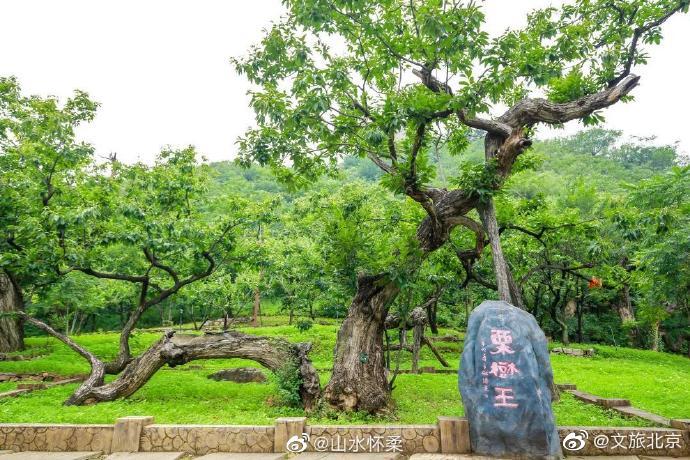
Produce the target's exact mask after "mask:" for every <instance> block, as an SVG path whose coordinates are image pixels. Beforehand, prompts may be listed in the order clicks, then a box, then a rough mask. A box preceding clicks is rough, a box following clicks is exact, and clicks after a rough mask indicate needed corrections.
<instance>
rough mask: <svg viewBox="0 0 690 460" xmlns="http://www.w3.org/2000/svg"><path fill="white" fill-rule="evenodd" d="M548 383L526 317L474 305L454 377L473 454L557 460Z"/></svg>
mask: <svg viewBox="0 0 690 460" xmlns="http://www.w3.org/2000/svg"><path fill="white" fill-rule="evenodd" d="M552 381H553V371H552V370H551V362H550V360H549V353H548V348H547V344H546V337H545V336H544V333H543V332H542V330H541V329H540V328H539V325H538V324H537V322H536V320H535V319H534V317H533V316H532V315H530V314H529V313H527V312H526V311H524V310H520V309H519V308H516V307H514V306H512V305H510V304H509V303H507V302H502V301H485V302H483V303H482V304H481V305H480V306H479V307H477V308H476V309H475V310H474V311H473V312H472V315H471V316H470V321H469V325H468V328H467V334H466V337H465V346H464V350H463V352H462V359H461V362H460V371H459V379H458V383H459V387H460V392H461V394H462V402H463V405H464V407H465V415H466V416H467V419H468V421H469V430H470V442H471V445H472V451H473V453H475V454H479V455H487V456H495V457H512V458H516V457H518V458H530V459H558V458H562V454H561V447H560V443H559V437H558V432H557V431H556V425H555V423H554V418H553V412H552V410H551V391H550V385H551V382H552Z"/></svg>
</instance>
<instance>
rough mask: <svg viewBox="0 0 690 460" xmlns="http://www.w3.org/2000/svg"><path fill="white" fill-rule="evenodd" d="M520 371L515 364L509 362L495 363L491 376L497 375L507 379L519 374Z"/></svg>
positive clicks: (493, 363)
mask: <svg viewBox="0 0 690 460" xmlns="http://www.w3.org/2000/svg"><path fill="white" fill-rule="evenodd" d="M519 373H520V370H519V369H518V368H517V367H516V366H515V363H511V362H508V361H494V362H492V363H491V370H490V371H489V374H492V375H495V376H496V377H498V378H500V379H505V378H508V377H512V376H513V375H515V374H519Z"/></svg>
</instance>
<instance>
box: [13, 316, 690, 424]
mask: <svg viewBox="0 0 690 460" xmlns="http://www.w3.org/2000/svg"><path fill="white" fill-rule="evenodd" d="M319 322H322V323H324V324H318V323H317V324H315V325H314V326H313V327H312V328H311V329H310V330H308V331H305V332H300V331H298V330H297V329H296V328H295V327H294V326H288V325H284V318H275V317H273V318H271V317H269V318H265V321H264V325H265V326H263V327H260V328H242V330H243V331H245V332H248V333H255V334H261V335H270V336H283V337H287V338H288V339H289V340H290V341H293V342H299V341H310V342H312V343H313V349H312V352H311V357H312V360H313V362H314V364H315V366H316V367H317V369H319V371H320V377H321V383H322V385H324V384H325V383H326V382H327V380H328V376H329V370H330V367H331V366H332V353H333V348H334V345H335V336H336V331H337V325H336V324H335V323H334V322H332V321H319ZM279 323H282V324H283V325H278V326H270V325H268V324H279ZM441 334H442V335H450V334H453V335H457V336H461V333H459V332H458V331H455V330H450V329H442V330H441ZM159 337H160V333H151V332H143V333H142V332H140V333H138V334H136V336H135V337H134V339H133V341H132V345H133V349H134V351H135V352H136V351H139V350H142V349H143V348H145V347H146V346H147V345H148V344H150V343H152V342H153V341H155V340H156V339H158V338H159ZM75 339H76V341H77V342H79V343H81V344H83V345H85V346H87V347H88V348H89V349H91V350H93V351H94V352H96V353H97V354H98V355H100V356H102V357H112V356H113V354H114V353H115V352H116V345H115V344H116V342H117V335H116V334H112V333H102V334H85V335H81V336H78V337H76V338H75ZM27 344H28V345H29V346H30V347H31V348H44V349H48V350H50V352H49V354H48V355H46V356H43V357H40V358H36V359H33V360H31V361H8V362H0V372H20V371H21V372H43V371H49V372H57V373H60V374H63V375H71V374H78V373H85V372H88V366H87V365H86V363H85V361H84V360H83V359H81V358H80V357H78V356H77V355H76V354H74V353H73V352H72V351H71V350H69V349H67V348H66V347H65V346H63V345H62V344H60V343H58V342H56V341H54V340H52V339H47V338H29V339H27ZM437 346H438V348H439V349H440V351H441V353H442V354H443V355H444V357H445V358H446V359H447V360H448V362H449V363H450V364H451V366H452V367H453V368H454V369H455V368H457V365H458V360H459V353H460V344H459V343H448V342H439V343H437ZM596 348H597V351H598V353H597V355H596V356H595V357H594V358H575V357H568V356H561V355H552V361H553V366H554V372H555V375H556V381H557V382H559V383H563V382H567V383H575V384H577V385H578V388H580V389H582V390H584V391H588V392H591V393H594V394H597V395H601V396H611V397H612V396H617V397H625V398H629V399H630V400H631V401H632V403H633V404H634V405H635V406H637V407H640V408H643V409H647V410H650V411H653V412H656V413H659V414H661V415H665V416H667V417H677V418H687V417H690V386H689V385H687V382H690V360H688V359H687V358H683V357H679V356H673V355H668V354H664V353H654V352H646V351H639V350H630V349H614V348H612V347H596ZM392 358H393V359H394V358H395V353H393V356H392ZM247 365H249V366H258V365H257V364H256V363H254V362H251V361H243V360H238V359H233V360H206V361H196V362H193V363H189V364H187V365H185V366H180V367H177V368H174V369H170V368H163V369H162V370H161V371H159V372H158V373H157V374H156V375H155V376H154V377H153V378H152V379H151V381H150V382H148V383H147V384H146V385H145V386H144V387H143V388H142V389H141V390H140V391H139V392H137V393H136V394H134V395H133V396H131V397H129V398H128V399H125V400H120V401H115V402H110V403H101V404H98V405H95V406H82V407H64V406H62V405H61V403H62V401H64V400H65V399H67V397H68V396H69V394H70V392H71V391H73V390H74V388H75V387H76V385H65V386H60V387H54V388H51V389H48V390H42V391H35V392H33V393H30V394H27V395H23V396H20V397H17V398H7V399H0V422H44V423H46V422H55V423H57V422H60V423H112V422H113V421H114V420H115V419H116V418H117V417H121V416H125V415H153V416H155V417H156V420H157V421H158V422H159V423H201V424H220V423H223V424H272V423H273V421H274V419H275V418H277V417H284V416H298V415H303V413H302V411H301V410H299V409H294V408H289V407H285V406H283V405H281V404H280V403H279V402H277V401H276V396H275V395H276V379H275V377H274V376H273V375H269V382H268V383H266V384H255V383H251V384H236V383H231V382H216V381H213V380H210V379H208V378H207V375H209V374H211V373H213V372H215V371H217V370H220V369H223V368H227V367H235V366H247ZM421 365H422V366H434V367H437V368H440V367H441V365H440V363H438V361H437V360H436V359H435V358H434V356H433V355H432V354H431V352H430V351H429V350H428V349H426V348H424V349H423V352H422V356H421ZM400 367H401V368H402V369H407V368H409V367H410V354H409V353H403V355H402V356H401V366H400ZM3 385H7V389H3V388H4V387H2V386H0V391H7V390H9V389H12V388H13V386H14V384H3ZM393 397H394V402H395V406H396V408H395V410H394V411H393V412H391V413H390V414H387V415H385V416H379V417H371V416H368V415H365V414H337V413H334V412H331V411H319V412H317V413H315V414H312V415H310V421H311V422H312V423H328V424H352V423H434V422H435V421H436V417H437V416H439V415H462V413H463V408H462V402H461V400H460V395H459V393H458V390H457V377H456V375H453V374H450V375H449V374H421V375H410V374H401V375H399V376H398V378H397V380H396V388H395V390H394V392H393ZM554 411H555V414H556V419H557V423H558V424H559V425H590V426H593V425H598V426H644V425H647V424H646V423H645V422H644V421H642V420H639V419H629V418H624V417H621V416H619V415H618V414H617V413H615V412H612V411H606V410H603V409H601V408H599V407H596V406H591V405H586V404H583V403H581V402H579V401H577V400H575V399H574V398H572V396H570V395H569V394H564V395H562V399H561V401H560V402H558V403H557V404H555V405H554Z"/></svg>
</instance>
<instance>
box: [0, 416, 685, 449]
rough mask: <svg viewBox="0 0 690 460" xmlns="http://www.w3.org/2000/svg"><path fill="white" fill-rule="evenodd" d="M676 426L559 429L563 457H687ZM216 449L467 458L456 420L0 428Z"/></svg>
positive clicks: (124, 421)
mask: <svg viewBox="0 0 690 460" xmlns="http://www.w3.org/2000/svg"><path fill="white" fill-rule="evenodd" d="M675 422H677V425H678V426H677V427H675V428H630V427H626V428H611V427H559V428H558V431H559V435H560V438H561V443H562V446H563V451H564V453H565V454H567V455H577V456H596V455H650V456H672V457H679V456H684V455H690V430H689V429H690V420H684V421H675ZM2 449H10V450H13V451H101V452H104V453H111V452H185V453H187V454H190V455H205V454H209V453H215V452H236V453H256V454H262V453H263V454H268V453H272V452H305V451H306V452H339V453H376V452H381V453H386V452H388V453H401V454H404V455H413V454H425V453H426V454H434V453H441V454H468V453H470V451H471V448H470V443H469V426H468V423H467V420H466V419H465V418H462V417H438V420H437V423H436V424H431V425H349V426H338V425H309V424H307V419H306V418H305V417H292V418H280V419H277V420H276V421H275V423H274V424H273V425H267V426H246V425H157V424H154V420H153V417H124V418H121V419H118V420H117V422H116V423H115V425H38V424H4V425H3V424H0V450H2Z"/></svg>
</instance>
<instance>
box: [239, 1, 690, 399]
mask: <svg viewBox="0 0 690 460" xmlns="http://www.w3.org/2000/svg"><path fill="white" fill-rule="evenodd" d="M284 3H285V4H286V6H287V9H288V11H287V15H286V17H285V18H284V19H283V20H282V21H281V22H279V23H277V24H275V25H274V26H273V27H272V28H271V29H270V30H269V31H268V32H267V34H266V37H265V38H264V40H263V42H262V43H261V45H260V46H257V47H255V48H253V49H252V50H251V52H250V55H249V56H248V57H247V58H246V59H237V60H235V61H234V62H235V64H236V68H237V70H238V71H239V72H241V73H244V74H245V75H246V76H247V78H248V79H249V80H250V81H251V82H252V83H253V84H255V85H256V86H257V88H256V89H255V90H252V91H251V96H252V100H251V104H252V107H253V108H254V111H255V113H256V120H257V123H258V127H257V128H255V129H252V130H250V131H249V132H248V133H247V134H246V136H245V137H244V138H243V139H241V141H240V147H241V160H242V161H243V162H245V163H250V162H252V161H256V162H258V163H260V164H263V165H270V166H271V167H272V168H274V170H275V171H276V173H277V174H278V176H279V177H280V178H281V179H284V180H287V181H290V182H292V183H294V184H300V183H304V181H305V180H310V179H313V178H315V177H317V176H319V175H321V174H323V173H328V172H331V171H334V170H335V168H336V167H337V164H338V161H339V160H340V159H341V158H343V157H344V156H348V155H351V156H359V157H368V158H369V159H370V160H371V161H372V162H373V163H374V164H376V165H377V166H378V167H379V168H380V169H381V170H382V172H383V173H384V182H385V183H386V184H388V186H389V187H390V188H391V189H393V190H395V191H397V192H399V193H404V194H405V195H407V196H408V197H410V198H411V199H413V200H415V201H416V202H418V203H419V205H420V206H421V207H422V208H423V209H424V210H425V211H426V213H427V216H426V218H425V219H424V220H423V221H422V222H421V223H420V225H419V228H418V231H417V239H418V244H419V248H420V251H421V254H414V253H411V256H412V257H413V258H418V257H419V256H420V255H422V256H423V255H424V254H427V253H429V252H431V251H434V250H436V249H438V248H439V247H441V246H443V245H444V244H445V243H446V242H447V241H448V238H449V235H450V232H451V231H452V230H453V229H454V228H455V227H457V226H465V227H468V228H470V229H471V230H472V231H473V232H474V231H475V230H477V229H480V230H479V231H480V232H481V231H483V232H485V233H486V235H487V236H488V239H489V242H490V245H491V251H492V255H493V258H492V260H493V264H494V271H495V274H496V281H497V287H498V291H499V294H500V297H501V298H502V299H504V300H508V301H511V302H512V303H514V304H516V305H518V306H520V305H521V304H522V302H521V298H520V294H519V290H518V289H517V287H516V285H515V282H514V281H513V279H512V275H511V273H510V270H509V268H508V264H507V262H506V260H505V257H504V255H503V251H502V248H501V244H500V239H499V234H498V225H497V223H496V217H495V211H494V206H493V200H492V194H493V193H494V191H495V190H497V189H499V188H500V187H501V185H502V183H503V182H504V180H505V179H506V178H507V177H508V176H509V175H510V173H511V170H512V168H513V165H514V163H515V161H516V160H517V159H518V157H519V155H520V154H521V153H522V152H523V151H524V150H525V149H526V148H527V147H529V146H530V144H531V141H530V139H529V135H530V133H531V132H532V131H533V129H534V128H535V127H536V126H537V125H538V124H550V125H561V124H563V123H566V122H568V121H571V120H578V119H579V120H583V121H584V123H585V124H594V123H597V122H598V121H600V120H601V119H602V117H601V114H600V113H599V111H600V110H601V109H604V108H606V107H608V106H610V105H612V104H615V103H617V102H618V101H620V100H625V99H629V94H630V92H631V91H632V90H633V88H635V86H637V84H638V82H639V77H637V76H635V75H633V74H632V73H631V71H632V68H633V66H635V65H638V64H643V63H645V61H646V57H645V54H644V53H643V52H642V50H641V47H642V46H643V45H648V44H654V43H658V42H659V41H660V39H661V31H660V26H661V25H662V24H663V23H664V22H665V21H666V20H667V19H668V18H669V17H671V16H672V15H673V14H675V13H677V12H679V11H687V8H688V1H687V0H655V1H642V0H628V1H616V2H611V1H609V0H595V1H590V0H578V1H576V2H575V3H573V4H567V5H564V6H562V7H561V8H560V9H556V8H545V9H542V10H537V11H534V12H532V13H531V14H529V15H528V17H527V26H526V27H525V28H524V29H521V30H508V31H506V32H505V33H503V34H502V35H500V36H499V37H497V38H491V37H489V35H488V34H487V33H486V32H485V31H484V30H483V23H484V20H485V17H484V14H483V12H482V9H481V7H480V6H479V5H477V4H476V3H475V2H449V1H445V0H434V1H424V2H422V1H415V0H413V1H409V2H407V1H404V2H403V1H400V0H379V1H350V0H347V1H346V0H306V1H305V0H300V1H293V0H287V1H286V2H284ZM544 93H545V94H546V96H547V98H546V99H544V98H540V97H539V94H544ZM493 106H499V107H500V106H507V107H508V109H507V110H505V111H504V112H503V113H502V114H500V115H498V116H494V117H491V116H490V115H488V114H489V113H490V112H491V110H490V109H491V108H492V107H493ZM471 129H478V130H481V131H483V132H485V151H486V163H485V165H483V167H481V168H479V169H471V170H469V171H467V172H466V174H464V175H461V176H460V177H458V178H456V181H455V182H456V183H458V184H460V187H459V188H456V189H453V190H447V189H443V188H438V187H433V186H431V185H430V180H431V178H432V168H430V161H429V155H430V148H429V146H430V145H431V144H432V140H433V139H434V138H438V137H441V138H442V139H443V142H444V143H445V145H446V146H447V148H448V150H449V151H450V152H451V153H452V154H456V155H457V154H461V153H462V151H463V149H464V148H465V146H466V145H467V144H468V137H469V135H470V130H471ZM473 209H476V210H478V211H479V214H480V217H481V222H482V224H481V225H479V224H478V223H477V222H474V221H473V220H472V219H469V218H468V217H467V213H468V212H469V211H470V210H473ZM482 228H483V230H481V229H482ZM418 265H419V261H414V260H408V261H405V262H404V263H403V264H402V266H405V267H408V268H409V269H413V267H416V266H418ZM399 291H400V289H399V286H398V285H396V283H395V281H394V280H393V279H392V278H391V276H390V274H389V273H388V272H384V273H378V274H374V275H370V276H363V277H360V278H359V287H358V292H357V294H356V296H355V298H354V300H353V302H352V304H351V306H350V310H349V314H348V317H347V319H346V320H345V322H344V323H343V325H342V329H341V331H340V334H339V336H338V347H337V351H336V356H335V363H334V369H333V373H332V376H331V380H330V382H329V384H328V386H327V387H326V390H325V397H326V399H327V400H328V401H329V402H330V403H331V404H333V405H335V406H338V407H341V408H344V409H363V410H367V411H377V410H379V409H381V408H383V407H384V406H385V405H386V404H387V403H388V400H389V391H388V386H387V385H386V382H385V378H382V376H383V375H384V372H385V371H384V360H383V354H382V349H383V346H382V332H383V328H382V322H383V321H384V320H385V318H386V314H387V309H388V306H389V305H390V303H391V302H392V300H393V299H394V298H395V297H396V296H397V294H398V292H399ZM352 337H358V338H361V339H360V342H358V343H354V344H353V343H350V341H351V339H352ZM361 356H367V357H368V358H367V359H366V360H363V359H360V357H361Z"/></svg>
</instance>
